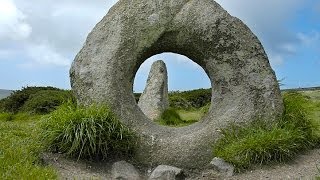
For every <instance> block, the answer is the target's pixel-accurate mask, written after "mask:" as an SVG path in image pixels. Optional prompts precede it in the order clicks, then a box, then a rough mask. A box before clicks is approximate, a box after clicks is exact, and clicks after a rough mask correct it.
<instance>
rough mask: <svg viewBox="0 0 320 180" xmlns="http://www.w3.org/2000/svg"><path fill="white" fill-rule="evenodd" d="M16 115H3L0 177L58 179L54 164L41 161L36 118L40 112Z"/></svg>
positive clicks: (0, 130) (0, 129)
mask: <svg viewBox="0 0 320 180" xmlns="http://www.w3.org/2000/svg"><path fill="white" fill-rule="evenodd" d="M20 117H22V115H14V116H13V119H12V120H10V121H6V120H3V119H0V179H56V178H57V175H56V172H55V171H54V170H53V168H51V167H45V166H43V165H41V162H40V160H39V159H40V158H39V154H40V152H41V151H42V148H43V147H42V144H41V142H38V141H37V139H38V137H37V136H38V133H37V132H38V131H37V126H36V123H35V121H37V120H39V117H38V116H30V115H29V116H28V118H24V119H23V120H22V119H20Z"/></svg>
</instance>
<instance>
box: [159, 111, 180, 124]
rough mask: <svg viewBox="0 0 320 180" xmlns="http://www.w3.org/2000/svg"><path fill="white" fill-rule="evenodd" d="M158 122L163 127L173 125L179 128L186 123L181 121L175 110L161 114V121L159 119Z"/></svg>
mask: <svg viewBox="0 0 320 180" xmlns="http://www.w3.org/2000/svg"><path fill="white" fill-rule="evenodd" d="M157 121H158V122H159V124H161V125H171V126H177V125H179V124H183V123H184V122H185V121H183V120H182V119H181V117H180V115H179V114H178V113H177V112H176V110H175V109H173V108H169V109H167V110H165V111H164V112H163V113H162V114H161V117H160V119H158V120H157Z"/></svg>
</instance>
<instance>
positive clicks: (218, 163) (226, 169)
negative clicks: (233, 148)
mask: <svg viewBox="0 0 320 180" xmlns="http://www.w3.org/2000/svg"><path fill="white" fill-rule="evenodd" d="M210 165H211V166H213V168H215V169H216V170H218V171H219V172H221V173H222V174H224V175H226V176H233V174H234V167H233V165H232V164H230V163H227V162H225V161H224V160H223V159H221V158H218V157H215V158H213V159H212V161H211V162H210Z"/></svg>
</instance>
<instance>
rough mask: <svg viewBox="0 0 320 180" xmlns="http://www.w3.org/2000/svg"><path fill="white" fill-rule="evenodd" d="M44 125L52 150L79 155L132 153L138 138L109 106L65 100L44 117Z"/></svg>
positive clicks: (120, 154) (80, 156)
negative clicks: (74, 102) (73, 102)
mask: <svg viewBox="0 0 320 180" xmlns="http://www.w3.org/2000/svg"><path fill="white" fill-rule="evenodd" d="M41 128H42V138H43V141H44V142H45V144H46V146H47V147H48V148H49V149H50V150H52V151H55V152H62V153H66V154H67V155H69V156H71V157H77V158H86V159H105V158H107V157H109V156H111V155H112V156H129V155H130V153H132V152H133V149H134V146H135V142H136V138H135V135H134V133H133V132H131V131H130V130H129V129H128V128H127V127H125V126H124V125H122V124H121V123H120V121H119V120H118V119H117V118H116V116H115V115H114V114H113V113H112V112H111V110H110V109H109V108H108V107H107V106H96V105H92V106H89V107H81V106H76V105H74V104H72V103H65V104H63V105H62V106H60V107H59V108H58V109H57V110H56V111H53V112H52V113H51V114H49V115H47V116H45V117H44V118H43V120H42V122H41Z"/></svg>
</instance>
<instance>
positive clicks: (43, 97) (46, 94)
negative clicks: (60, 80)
mask: <svg viewBox="0 0 320 180" xmlns="http://www.w3.org/2000/svg"><path fill="white" fill-rule="evenodd" d="M67 100H72V95H71V92H70V91H63V90H41V91H39V92H37V93H35V94H32V95H30V97H29V99H28V100H27V101H26V102H25V103H24V105H23V106H22V108H21V110H22V111H24V112H30V113H35V114H47V113H50V112H52V111H54V110H55V109H56V108H57V107H58V106H60V105H61V104H62V103H63V102H65V101H67Z"/></svg>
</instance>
